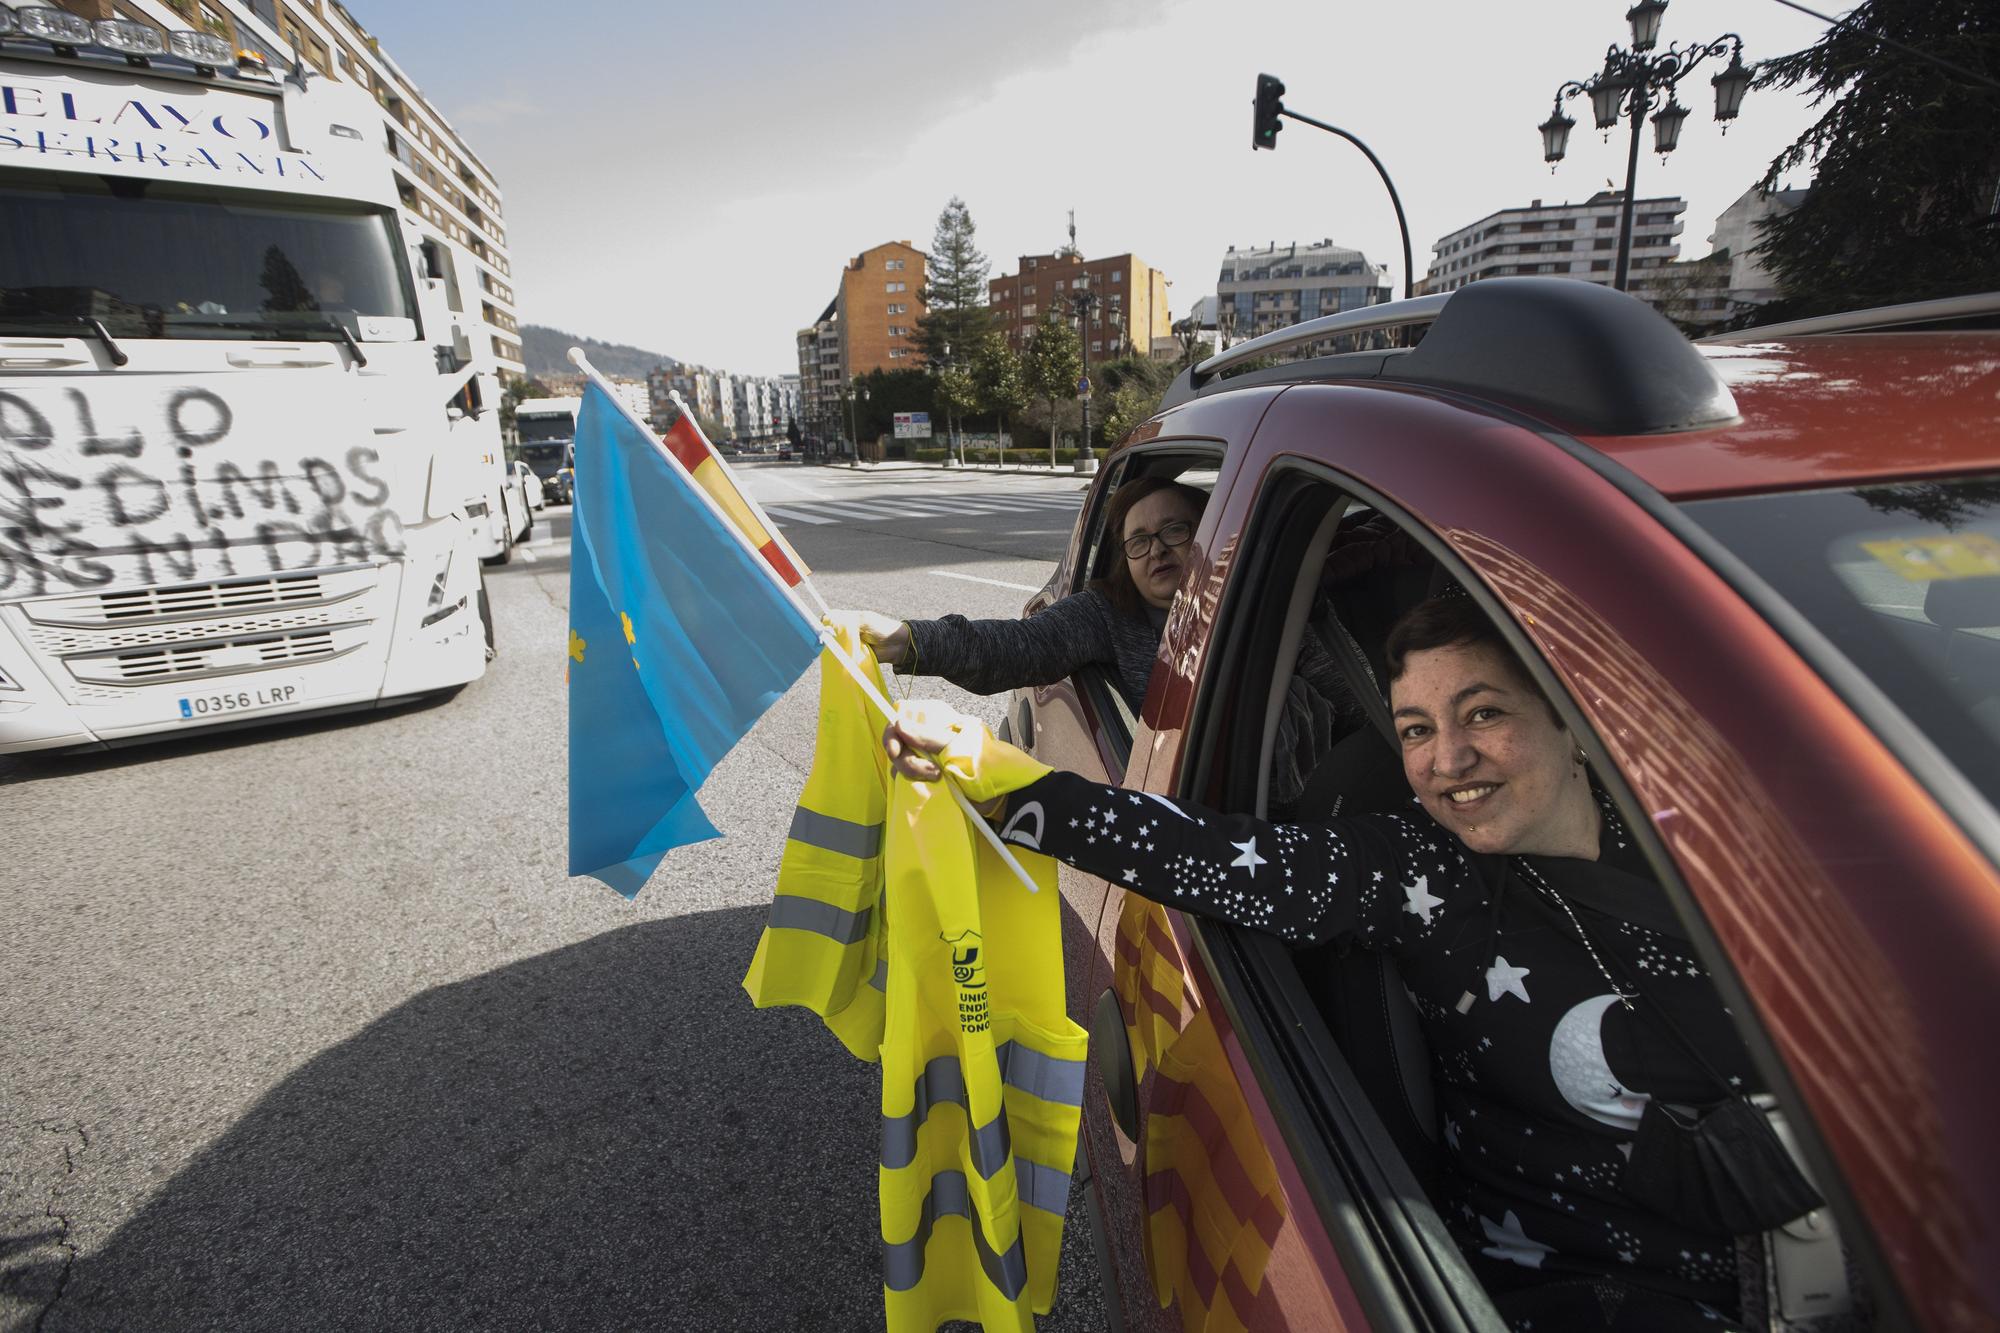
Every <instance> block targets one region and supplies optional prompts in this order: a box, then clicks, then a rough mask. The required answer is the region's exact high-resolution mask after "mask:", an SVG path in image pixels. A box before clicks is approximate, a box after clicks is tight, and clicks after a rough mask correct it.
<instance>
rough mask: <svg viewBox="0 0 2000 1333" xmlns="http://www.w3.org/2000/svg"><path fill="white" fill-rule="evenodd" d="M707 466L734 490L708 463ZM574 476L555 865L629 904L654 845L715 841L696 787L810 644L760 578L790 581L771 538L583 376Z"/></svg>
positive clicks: (812, 648) (795, 610)
mask: <svg viewBox="0 0 2000 1333" xmlns="http://www.w3.org/2000/svg"><path fill="white" fill-rule="evenodd" d="M684 419H685V418H684ZM695 438H696V439H697V440H698V439H699V435H698V433H697V434H696V436H695ZM703 443H704V444H705V442H703ZM709 466H711V467H712V468H714V469H716V470H717V475H716V477H715V480H717V481H719V482H720V483H721V484H722V485H723V486H725V487H728V488H729V491H730V493H731V494H732V495H733V494H734V487H733V485H731V483H730V481H729V478H728V474H727V471H726V469H723V468H722V465H721V463H720V461H719V460H717V461H712V462H711V463H710V464H709ZM691 471H692V469H691ZM576 482H577V485H576V510H575V516H574V522H575V528H574V531H573V532H572V534H571V542H570V595H569V607H570V610H569V614H570V630H569V663H568V679H569V873H570V874H572V875H591V876H594V877H596V878H597V879H600V880H602V881H603V882H604V883H606V884H608V885H610V886H611V887H612V888H614V889H616V890H617V891H618V892H620V893H622V894H624V895H625V896H626V897H628V898H630V897H633V896H635V895H637V894H638V892H639V890H640V889H641V888H643V887H645V884H646V880H647V879H648V878H649V877H650V876H651V875H652V873H653V871H654V869H655V868H656V867H657V866H658V865H659V863H660V858H661V857H662V856H664V855H665V854H666V853H667V852H668V851H670V850H671V849H673V848H675V847H681V846H685V845H687V844H688V843H694V842H701V841H703V840H705V839H708V838H713V837H717V836H719V834H718V833H717V831H716V828H715V826H714V825H713V824H711V823H710V822H709V820H708V816H707V815H706V814H704V813H703V812H702V809H701V807H700V806H699V805H698V804H697V803H696V802H695V792H696V790H697V789H699V788H700V786H701V784H702V783H703V782H704V781H706V780H707V778H708V775H709V773H710V772H712V771H713V770H714V768H715V766H716V764H717V763H719V762H720V761H721V759H722V757H723V755H725V754H727V753H728V752H729V750H730V748H731V747H732V746H734V745H735V744H736V742H737V741H739V740H741V739H742V737H743V734H744V733H745V732H747V731H748V730H749V729H750V727H751V725H752V724H753V723H755V722H756V720H757V719H758V718H759V717H760V716H762V715H763V713H764V710H765V709H767V708H769V707H770V706H771V704H772V703H774V702H775V701H776V700H777V698H778V696H779V695H781V694H783V693H784V692H785V691H786V690H787V689H788V688H790V686H791V685H792V683H793V682H794V681H796V680H797V679H798V678H799V677H800V676H801V675H802V674H804V672H805V670H806V668H807V667H809V666H811V665H812V663H813V660H814V658H815V657H816V656H817V655H818V652H819V640H818V637H817V631H816V629H815V627H814V625H813V624H812V622H811V621H810V620H809V619H808V618H807V616H806V614H805V612H804V611H803V610H802V609H801V608H800V606H799V605H798V603H796V602H794V601H793V600H792V599H791V598H790V597H789V596H788V595H787V593H786V592H785V588H784V586H780V583H779V582H778V581H777V580H774V578H773V572H774V571H776V572H778V574H779V576H780V577H781V578H783V582H784V585H785V586H790V585H792V584H794V583H796V582H797V580H798V578H799V577H800V575H799V573H798V568H799V566H798V565H797V563H796V560H795V559H794V558H789V548H784V547H782V546H778V547H773V548H771V549H776V550H778V552H779V554H780V556H781V557H786V558H787V562H788V564H790V565H791V568H789V569H780V567H779V566H778V564H777V562H776V561H775V560H771V561H770V563H769V564H768V565H767V564H766V561H767V560H770V557H769V555H767V554H764V553H762V552H763V550H764V548H766V547H767V545H768V544H769V543H771V540H772V539H771V535H770V534H769V533H768V532H765V531H764V529H763V527H762V525H761V524H756V523H755V520H754V515H751V513H750V510H749V507H748V506H747V505H745V504H744V503H743V502H742V500H741V497H740V496H738V497H736V499H737V504H736V506H735V508H740V509H741V510H742V512H743V515H744V516H748V517H751V519H752V525H753V526H752V528H750V529H748V530H744V529H742V528H741V527H740V526H739V525H740V524H741V522H742V520H741V518H739V517H737V516H736V515H735V514H734V513H733V512H731V509H732V507H731V506H728V505H726V504H725V505H722V506H721V507H722V508H723V510H724V512H725V514H728V515H729V517H727V518H725V517H720V516H718V514H717V513H716V510H715V508H712V507H711V504H710V503H709V502H708V501H705V500H704V499H703V498H702V496H701V495H699V494H697V493H696V492H695V490H694V488H693V487H692V486H690V485H689V483H688V479H687V476H686V475H685V474H683V473H682V472H681V471H680V470H679V469H677V468H676V467H675V466H674V464H673V462H672V461H670V460H669V458H668V457H667V454H666V452H665V449H664V447H663V446H662V444H661V443H660V442H659V441H658V440H657V439H655V438H654V437H653V435H652V434H651V433H650V432H648V431H646V430H644V429H643V428H642V427H641V426H640V425H639V423H638V422H637V421H635V420H634V419H633V418H632V417H630V416H629V415H627V413H626V412H625V410H624V409H623V408H622V407H621V406H620V405H619V404H618V403H616V402H615V401H614V400H613V399H612V398H611V397H610V395H608V394H607V393H605V392H604V390H602V389H601V388H599V387H598V386H597V384H596V383H595V382H592V381H588V380H587V381H586V383H585V388H584V391H583V406H582V410H581V411H580V412H579V413H578V416H577V426H576ZM710 493H711V494H713V493H714V492H713V488H710ZM739 531H741V532H742V536H741V537H739V536H738V532H739ZM746 543H747V545H748V547H749V548H750V549H746ZM753 551H757V552H759V553H756V554H753Z"/></svg>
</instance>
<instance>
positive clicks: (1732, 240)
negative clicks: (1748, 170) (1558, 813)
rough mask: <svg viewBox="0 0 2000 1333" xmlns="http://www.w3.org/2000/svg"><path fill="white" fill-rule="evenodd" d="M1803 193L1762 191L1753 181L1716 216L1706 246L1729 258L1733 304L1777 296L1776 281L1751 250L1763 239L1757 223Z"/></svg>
mask: <svg viewBox="0 0 2000 1333" xmlns="http://www.w3.org/2000/svg"><path fill="white" fill-rule="evenodd" d="M1805 197H1806V192H1805V191H1804V190H1770V191H1766V190H1763V189H1761V188H1759V187H1757V186H1754V185H1753V186H1751V187H1750V188H1749V189H1747V190H1745V191H1744V192H1743V193H1742V194H1741V195H1739V196H1737V199H1736V202H1735V203H1733V204H1731V205H1730V206H1729V207H1727V208H1725V209H1723V210H1722V212H1721V213H1720V214H1719V215H1718V216H1717V217H1716V219H1715V230H1714V231H1712V232H1710V233H1709V237H1708V246H1709V249H1710V251H1712V252H1713V253H1715V254H1718V255H1726V256H1728V258H1729V291H1728V296H1729V300H1730V302H1731V304H1732V305H1733V306H1737V307H1741V306H1751V305H1763V304H1764V303H1765V302H1766V301H1769V300H1772V299H1773V298H1774V297H1776V296H1777V294H1778V289H1777V284H1776V282H1775V281H1774V280H1773V279H1772V277H1771V273H1770V270H1768V269H1766V268H1765V267H1764V259H1763V256H1761V255H1758V254H1754V253H1752V251H1754V250H1755V249H1756V248H1757V246H1758V245H1759V244H1761V243H1762V242H1763V239H1764V238H1763V237H1762V236H1761V235H1760V234H1759V233H1758V224H1759V223H1762V222H1764V221H1766V220H1768V219H1770V218H1774V217H1777V216H1779V215H1780V214H1783V213H1789V212H1791V211H1792V210H1793V209H1795V208H1797V207H1798V206H1799V204H1800V203H1801V202H1802V201H1803V200H1804V199H1805Z"/></svg>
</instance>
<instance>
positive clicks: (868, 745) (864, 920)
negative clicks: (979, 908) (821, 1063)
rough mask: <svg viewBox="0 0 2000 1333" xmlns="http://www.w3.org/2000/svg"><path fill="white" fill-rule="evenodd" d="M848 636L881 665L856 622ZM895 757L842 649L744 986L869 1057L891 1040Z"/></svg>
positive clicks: (824, 662) (824, 659)
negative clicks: (887, 920) (886, 917)
mask: <svg viewBox="0 0 2000 1333" xmlns="http://www.w3.org/2000/svg"><path fill="white" fill-rule="evenodd" d="M839 633H840V637H841V642H842V643H843V644H844V645H845V646H846V647H847V649H848V650H849V651H850V652H852V653H854V654H855V655H856V656H857V657H859V658H860V659H861V662H862V665H863V666H864V667H865V668H867V669H868V670H869V671H870V672H874V671H875V670H876V665H875V653H874V650H873V649H871V648H869V647H867V646H866V645H864V644H863V643H862V642H861V638H860V634H859V633H858V632H857V631H856V630H855V628H854V627H853V626H842V627H840V629H839ZM888 798H889V759H888V756H887V755H885V754H884V753H883V752H882V723H881V722H880V720H879V719H877V718H875V717H874V716H873V715H872V714H871V713H870V711H869V705H868V701H867V698H866V696H864V695H863V694H862V693H861V687H860V686H859V685H857V684H856V683H855V682H854V679H853V678H852V677H850V676H849V675H848V674H847V672H846V671H845V670H843V669H842V668H841V666H840V664H839V663H838V662H837V661H835V660H834V659H833V655H832V654H831V653H822V654H821V658H820V674H819V745H818V749H817V752H816V753H815V755H814V756H813V766H812V774H811V776H810V777H808V778H807V779H806V786H805V790H804V791H803V792H801V793H800V795H799V804H798V809H797V810H795V811H794V812H793V814H792V825H791V830H790V832H789V834H788V835H787V836H786V839H785V851H784V856H783V858H782V859H781V860H780V861H779V863H778V888H777V892H776V893H775V894H774V895H773V897H772V899H771V915H770V919H769V922H768V924H767V925H766V926H765V928H764V934H763V936H762V938H760V939H759V940H758V941H757V952H756V954H755V956H753V957H752V958H751V960H750V971H749V973H748V975H746V976H745V977H744V978H743V988H744V989H745V990H747V991H749V992H750V999H751V1002H752V1003H754V1004H755V1005H756V1006H757V1007H758V1008H759V1009H768V1008H771V1007H773V1006H776V1005H801V1006H803V1007H805V1008H807V1009H810V1010H812V1011H813V1012H814V1013H816V1014H818V1015H819V1016H820V1017H821V1018H823V1019H825V1020H826V1025H827V1026H828V1027H829V1028H831V1029H833V1033H834V1035H835V1036H837V1037H839V1038H840V1040H841V1042H842V1043H843V1044H844V1045H845V1046H846V1047H847V1049H848V1050H849V1051H851V1052H853V1053H854V1056H855V1057H856V1058H857V1059H861V1060H871V1061H872V1060H874V1059H875V1058H876V1051H877V1050H878V1049H879V1048H880V1047H881V1045H882V1018H883V996H884V991H883V987H884V981H885V968H886V966H887V961H888V952H887V950H886V949H885V947H884V941H885V935H884V930H883V920H882V912H881V911H880V910H879V908H880V905H881V897H882V821H883V818H884V815H885V812H886V811H887V809H888Z"/></svg>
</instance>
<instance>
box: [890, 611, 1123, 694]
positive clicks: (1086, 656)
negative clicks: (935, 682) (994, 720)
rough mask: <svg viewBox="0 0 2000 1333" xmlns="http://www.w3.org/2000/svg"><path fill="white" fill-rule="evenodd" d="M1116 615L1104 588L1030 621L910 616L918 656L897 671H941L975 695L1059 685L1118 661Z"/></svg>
mask: <svg viewBox="0 0 2000 1333" xmlns="http://www.w3.org/2000/svg"><path fill="white" fill-rule="evenodd" d="M1114 615H1116V612H1115V611H1113V610H1112V607H1111V603H1110V602H1108V601H1106V600H1105V598H1104V596H1103V595H1102V594H1101V593H1098V592H1095V591H1084V592H1079V593H1073V594H1072V595H1070V596H1068V597H1065V598H1062V599H1061V600H1060V601H1057V602H1054V603H1051V604H1050V605H1048V606H1046V607H1043V608H1042V609H1041V610H1040V611H1037V612H1036V613H1035V614H1034V615H1032V616H1029V617H1027V618H1026V619H1023V620H968V619H966V618H965V617H964V616H941V617H939V618H938V619H936V620H912V621H909V622H907V623H908V624H909V627H910V646H911V647H912V648H914V649H915V653H914V660H912V659H911V658H908V657H906V658H904V660H903V661H902V662H901V663H900V664H899V665H898V666H897V667H896V670H897V672H898V673H900V674H904V675H908V674H912V673H914V674H917V675H923V676H942V677H944V679H946V680H948V681H950V682H951V683H952V684H954V685H956V686H958V687H959V688H961V689H966V690H970V691H972V692H973V693H974V694H1001V693H1004V692H1005V691H1007V690H1012V689H1017V688H1019V687H1020V686H1023V685H1053V684H1055V683H1056V682H1057V681H1059V680H1062V679H1064V678H1065V677H1068V676H1070V675H1073V674H1075V672H1076V671H1077V670H1078V669H1079V668H1080V667H1084V666H1088V665H1090V664H1091V663H1093V662H1097V663H1103V664H1106V665H1110V666H1113V667H1115V666H1116V665H1117V661H1118V652H1117V645H1116V644H1115V642H1114V641H1113V638H1112V633H1111V628H1112V627H1111V621H1112V617H1113V616H1114Z"/></svg>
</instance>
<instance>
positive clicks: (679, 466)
mask: <svg viewBox="0 0 2000 1333" xmlns="http://www.w3.org/2000/svg"><path fill="white" fill-rule="evenodd" d="M569 360H570V364H571V365H573V366H575V367H576V368H577V369H578V370H581V371H582V372H583V373H584V375H585V376H586V377H588V378H589V380H590V382H591V383H593V384H595V385H596V386H597V387H598V388H599V389H601V390H603V392H604V396H605V397H606V398H608V399H609V400H610V401H611V404H612V406H614V407H616V408H617V409H618V410H619V411H620V412H622V413H623V414H624V416H625V419H626V420H627V421H629V422H631V423H632V425H634V426H635V427H637V428H638V430H639V433H640V434H641V435H642V436H643V437H645V438H646V439H648V440H650V441H652V444H653V447H654V448H655V449H656V450H658V451H659V454H660V456H661V457H662V458H664V459H666V460H667V464H668V466H670V467H672V468H673V469H674V471H675V472H678V473H679V474H680V477H681V480H682V481H684V482H686V483H687V487H688V489H689V490H691V491H693V492H694V493H695V494H696V495H698V496H700V497H701V502H702V503H703V504H705V505H707V506H708V512H709V513H711V514H713V515H715V517H716V519H717V521H719V522H720V523H721V524H722V526H723V528H724V529H725V530H726V531H727V532H728V533H729V534H730V535H731V536H732V537H734V538H735V539H736V544H737V545H738V546H740V547H742V548H743V551H744V553H745V554H747V555H748V556H749V557H750V563H751V564H753V565H755V566H756V567H757V568H758V569H760V570H762V571H763V573H764V576H765V577H766V578H768V579H769V580H770V581H771V585H772V586H773V587H775V588H776V589H777V590H778V591H779V592H781V593H783V594H784V595H785V600H786V601H788V602H790V603H791V604H792V609H793V610H794V611H797V612H798V614H799V619H801V620H803V621H804V622H805V623H806V625H807V626H808V627H809V628H810V629H811V630H812V632H813V634H814V636H815V637H816V638H817V639H818V640H819V641H820V644H821V645H822V646H823V647H825V649H826V650H827V651H828V652H830V653H832V654H833V656H834V659H835V660H836V661H838V662H839V663H840V664H841V666H842V667H844V668H846V670H847V674H848V675H849V676H852V677H853V678H854V683H855V684H857V685H859V686H860V687H861V692H862V694H864V695H865V696H867V699H868V702H870V703H872V704H874V705H875V708H876V711H877V712H879V713H881V714H882V717H883V719H884V720H885V721H888V722H894V721H895V720H896V707H895V705H894V704H892V703H890V702H889V700H888V697H887V696H886V695H884V694H883V693H882V691H881V690H879V689H877V688H876V686H875V683H874V682H873V681H871V680H869V679H868V673H867V672H866V671H864V670H862V669H861V664H860V663H859V662H857V661H855V660H854V658H853V656H852V655H851V654H850V653H849V652H848V651H847V649H846V648H845V647H844V646H843V645H842V644H841V642H840V639H839V637H838V636H837V635H835V634H834V632H833V628H832V626H831V625H829V624H827V623H825V621H816V620H815V619H814V618H813V615H812V612H810V611H808V610H806V606H805V603H804V602H802V601H800V600H799V596H798V594H797V593H796V592H794V591H793V590H792V589H791V588H790V587H789V586H787V585H786V583H785V580H784V578H783V577H782V576H781V575H780V574H779V573H778V571H777V570H775V569H773V568H772V567H771V563H770V562H769V561H768V560H766V559H764V556H763V554H762V553H761V552H760V551H758V549H757V548H756V547H754V546H752V545H751V544H750V536H749V534H748V533H746V532H744V531H743V529H741V528H739V527H737V526H736V524H735V523H734V522H733V521H732V520H731V519H730V517H729V515H728V513H726V512H725V511H724V510H723V508H722V506H721V505H720V504H718V503H717V502H716V499H715V497H714V496H712V495H710V494H709V493H708V491H707V490H706V489H705V488H704V487H703V486H702V485H701V483H700V482H698V481H696V480H695V479H694V474H693V473H691V472H689V471H688V469H687V466H686V464H684V463H682V462H681V460H680V459H678V458H675V457H674V451H673V450H671V449H669V448H667V445H666V441H664V440H662V439H660V438H659V437H657V436H655V435H654V434H653V428H652V426H651V425H650V424H649V423H647V422H644V421H641V420H640V419H639V414H638V413H636V412H634V411H633V410H632V408H631V405H630V404H628V403H627V402H625V400H623V399H622V398H620V397H619V396H618V395H617V394H616V393H615V392H614V391H613V390H612V386H611V381H609V380H607V379H605V378H604V376H603V375H602V374H601V373H600V372H599V371H598V369H597V367H595V366H593V365H591V364H590V359H589V358H588V357H586V356H585V355H584V354H583V349H582V348H581V347H572V348H570V349H569ZM689 419H690V421H692V420H693V418H692V416H690V418H689ZM696 429H697V430H699V429H700V427H699V426H697V427H696ZM716 461H718V462H720V461H721V459H720V457H719V456H718V457H717V460H716ZM737 490H738V492H739V493H740V492H741V491H742V487H740V486H739V487H738V488H737ZM766 522H767V523H768V520H766ZM801 581H802V582H809V581H807V580H801ZM814 597H815V598H817V597H818V593H817V592H815V593H814ZM821 605H822V607H824V605H825V604H824V603H823V602H822V603H821ZM827 614H828V615H829V616H830V615H831V614H832V613H831V612H828V613H827ZM944 786H945V789H946V790H947V791H949V792H950V793H951V795H952V799H953V800H955V801H956V802H958V808H959V809H960V810H962V811H964V812H965V817H966V818H967V819H968V820H970V821H971V823H972V826H973V827H974V828H976V829H978V830H979V832H980V834H981V835H982V836H984V837H985V839H986V841H987V842H988V843H989V844H990V845H991V846H992V848H993V850H994V851H996V852H998V853H999V854H1000V859H1001V860H1003V861H1005V862H1006V863H1007V867H1008V869H1010V870H1012V871H1013V872H1014V875H1015V877H1016V878H1017V879H1019V880H1020V881H1021V883H1022V884H1023V885H1025V886H1026V887H1027V890H1028V892H1029V893H1040V892H1041V886H1040V885H1038V884H1036V883H1035V878H1034V876H1033V875H1030V874H1029V873H1028V871H1027V867H1025V866H1023V865H1022V864H1021V863H1020V862H1019V861H1017V860H1015V859H1014V853H1013V852H1012V851H1011V850H1010V849H1009V848H1008V846H1007V844H1006V843H1004V842H1002V841H1000V835H999V834H998V833H995V832H994V831H993V826H992V825H991V824H988V823H987V822H986V818H985V816H983V815H981V814H980V813H979V811H978V810H977V809H975V808H974V807H973V804H972V802H971V801H970V800H969V799H967V797H966V795H965V793H964V792H963V791H961V790H959V786H958V783H957V782H956V781H955V780H954V779H953V778H952V777H951V775H950V774H948V773H947V774H946V775H945V782H944Z"/></svg>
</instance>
